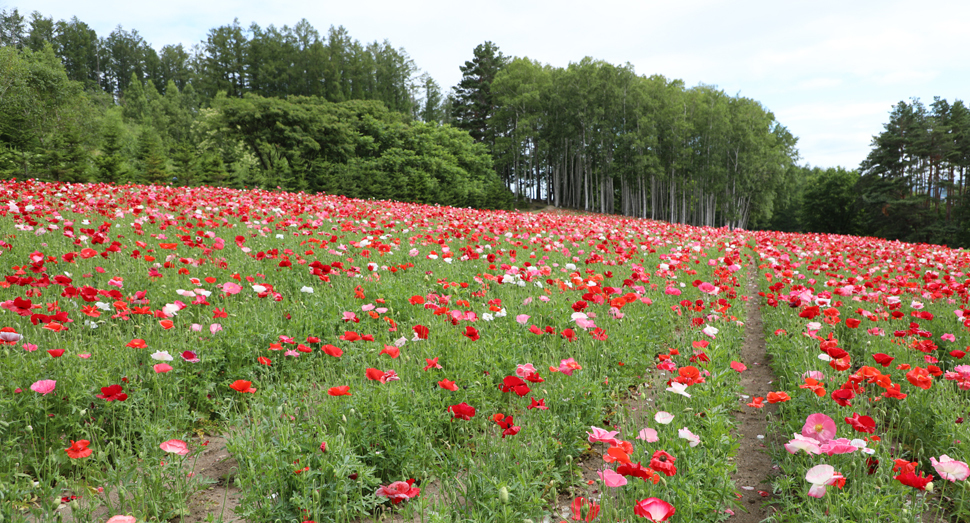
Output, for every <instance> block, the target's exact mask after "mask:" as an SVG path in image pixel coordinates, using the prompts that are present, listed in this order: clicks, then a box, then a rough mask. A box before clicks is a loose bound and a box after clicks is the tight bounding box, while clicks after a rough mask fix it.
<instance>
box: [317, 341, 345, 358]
mask: <svg viewBox="0 0 970 523" xmlns="http://www.w3.org/2000/svg"><path fill="white" fill-rule="evenodd" d="M320 350H322V351H323V352H325V353H327V355H329V356H333V357H334V358H339V357H341V356H343V354H344V351H343V350H341V349H340V347H335V346H333V345H329V344H327V345H324V346H322V347H320Z"/></svg>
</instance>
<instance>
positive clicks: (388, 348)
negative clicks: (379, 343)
mask: <svg viewBox="0 0 970 523" xmlns="http://www.w3.org/2000/svg"><path fill="white" fill-rule="evenodd" d="M381 354H387V355H388V356H390V357H391V358H397V357H398V356H400V355H401V349H399V348H398V347H395V346H394V345H385V346H384V349H382V350H381V351H380V352H378V353H377V355H378V356H380V355H381Z"/></svg>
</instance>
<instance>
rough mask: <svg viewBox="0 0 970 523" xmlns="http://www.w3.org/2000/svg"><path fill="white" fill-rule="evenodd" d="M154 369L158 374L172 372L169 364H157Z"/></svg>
mask: <svg viewBox="0 0 970 523" xmlns="http://www.w3.org/2000/svg"><path fill="white" fill-rule="evenodd" d="M152 369H155V373H156V374H164V373H166V372H168V371H170V370H172V366H171V365H169V364H168V363H156V364H155V365H153V366H152Z"/></svg>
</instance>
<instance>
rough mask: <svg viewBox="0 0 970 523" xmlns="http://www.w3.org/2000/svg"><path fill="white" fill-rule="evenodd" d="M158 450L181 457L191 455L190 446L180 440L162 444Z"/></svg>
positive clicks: (171, 440)
mask: <svg viewBox="0 0 970 523" xmlns="http://www.w3.org/2000/svg"><path fill="white" fill-rule="evenodd" d="M158 448H160V449H162V450H164V451H165V452H170V453H172V454H178V455H179V456H184V455H186V454H188V453H189V447H188V445H187V444H186V443H185V442H184V441H182V440H180V439H170V440H168V441H166V442H164V443H161V444H160V445H159V446H158Z"/></svg>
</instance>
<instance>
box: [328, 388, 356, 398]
mask: <svg viewBox="0 0 970 523" xmlns="http://www.w3.org/2000/svg"><path fill="white" fill-rule="evenodd" d="M327 394H329V395H331V396H352V394H351V393H350V385H341V386H339V387H330V388H329V389H328V390H327Z"/></svg>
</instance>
